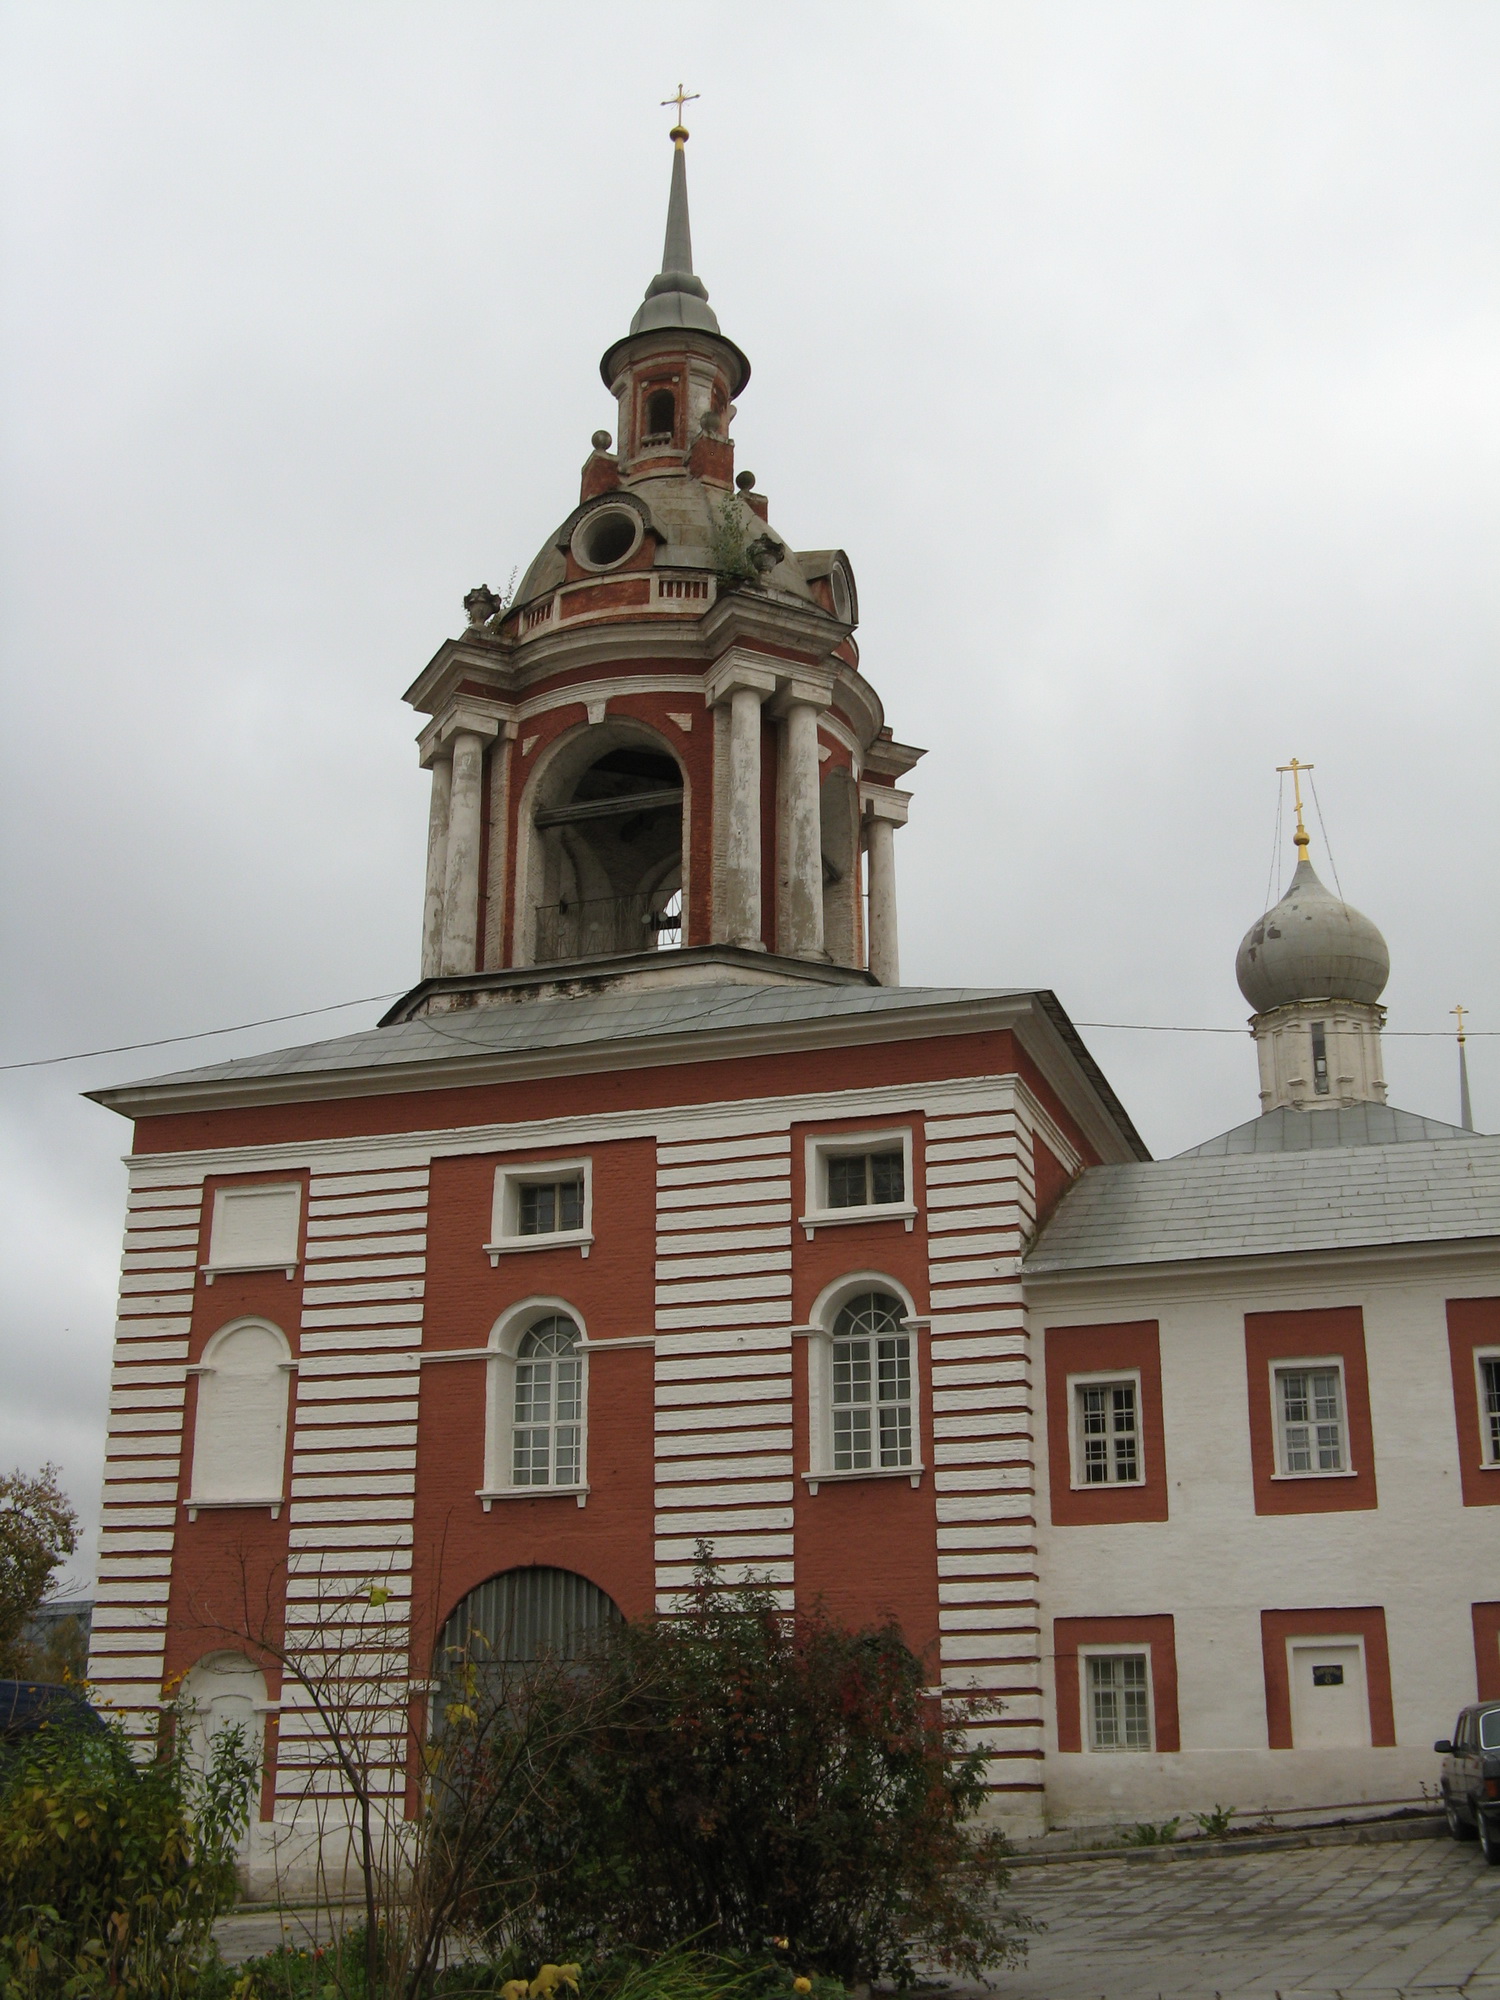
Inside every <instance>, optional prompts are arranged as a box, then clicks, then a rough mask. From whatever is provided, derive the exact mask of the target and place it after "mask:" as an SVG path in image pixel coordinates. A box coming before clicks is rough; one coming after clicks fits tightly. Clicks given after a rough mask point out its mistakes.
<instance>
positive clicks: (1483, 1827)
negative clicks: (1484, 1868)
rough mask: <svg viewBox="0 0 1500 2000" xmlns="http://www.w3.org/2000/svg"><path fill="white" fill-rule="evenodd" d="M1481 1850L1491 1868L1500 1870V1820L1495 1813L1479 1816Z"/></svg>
mask: <svg viewBox="0 0 1500 2000" xmlns="http://www.w3.org/2000/svg"><path fill="white" fill-rule="evenodd" d="M1479 1849H1480V1852H1481V1853H1482V1854H1483V1856H1484V1858H1485V1860H1486V1861H1488V1863H1489V1864H1490V1866H1491V1868H1500V1819H1497V1818H1496V1817H1495V1815H1494V1814H1493V1813H1481V1814H1480V1815H1479Z"/></svg>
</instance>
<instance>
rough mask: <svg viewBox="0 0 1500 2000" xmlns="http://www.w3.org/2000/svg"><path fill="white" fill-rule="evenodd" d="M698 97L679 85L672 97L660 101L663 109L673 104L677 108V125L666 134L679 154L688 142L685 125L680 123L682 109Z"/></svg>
mask: <svg viewBox="0 0 1500 2000" xmlns="http://www.w3.org/2000/svg"><path fill="white" fill-rule="evenodd" d="M698 96H699V93H698V92H697V91H696V90H684V89H683V87H682V85H681V84H680V83H679V84H678V86H677V91H676V94H675V95H674V96H672V97H664V98H663V99H662V105H663V107H665V106H666V105H668V104H675V105H676V106H677V123H676V124H675V125H674V126H673V127H672V129H671V131H670V132H669V133H668V134H667V137H668V138H669V139H670V140H671V141H672V144H673V145H674V146H675V147H676V148H677V150H678V151H679V152H681V151H682V148H683V147H684V146H685V145H686V144H687V142H688V129H687V127H686V125H684V124H683V122H682V107H683V105H684V104H694V103H696V102H697V99H698Z"/></svg>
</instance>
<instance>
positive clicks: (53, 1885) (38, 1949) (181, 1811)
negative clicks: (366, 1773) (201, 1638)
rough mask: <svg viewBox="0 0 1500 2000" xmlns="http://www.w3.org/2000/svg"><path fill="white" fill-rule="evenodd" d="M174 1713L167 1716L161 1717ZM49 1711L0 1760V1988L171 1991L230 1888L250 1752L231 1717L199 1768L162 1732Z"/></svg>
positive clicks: (160, 1994) (118, 1997) (79, 1998)
mask: <svg viewBox="0 0 1500 2000" xmlns="http://www.w3.org/2000/svg"><path fill="white" fill-rule="evenodd" d="M173 1720H175V1718H174V1719H173ZM186 1733H187V1732H186V1730H185V1729H182V1728H178V1729H175V1730H173V1729H169V1730H168V1731H167V1743H166V1744H165V1745H164V1747H163V1753H162V1754H161V1755H160V1756H158V1757H155V1758H152V1759H149V1760H147V1761H144V1762H142V1761H138V1760H137V1759H136V1758H135V1757H134V1756H133V1755H132V1753H131V1747H130V1744H129V1742H128V1740H127V1738H126V1736H125V1733H124V1731H123V1730H122V1729H121V1728H120V1727H119V1725H118V1724H117V1723H111V1724H109V1725H107V1726H106V1728H105V1729H103V1730H99V1731H90V1730H85V1729H83V1728H81V1727H79V1726H78V1725H77V1724H75V1723H71V1722H68V1721H66V1720H61V1721H58V1722H54V1723H51V1724H48V1725H46V1726H44V1727H43V1728H42V1729H40V1730H39V1731H38V1732H37V1734H36V1735H35V1736H33V1737H31V1738H30V1739H28V1740H26V1741H24V1742H22V1743H21V1744H19V1745H17V1746H15V1747H14V1748H13V1749H11V1750H10V1751H9V1752H8V1753H7V1756H6V1761H5V1764H4V1766H3V1767H0V2000H53V1996H57V2000H95V1997H96V1996H101V2000H102V1996H105V1995H107V1996H109V2000H137V1996H139V2000H176V1996H179V1995H188V1994H194V1993H196V1992H197V1991H198V1989H199V1984H200V1976H201V1974H202V1972H203V1970H204V1968H205V1966H206V1965H208V1964H209V1963H211V1947H210V1942H209V1934H210V1928H211V1926H212V1924H213V1921H214V1919H215V1917H217V1916H218V1915H220V1914H221V1912H222V1911H223V1910H225V1909H226V1908H228V1906H229V1904H230V1903H231V1902H232V1901H233V1900H234V1894H235V1855H236V1851H237V1848H238V1844H239V1840H240V1836H241V1834H242V1833H243V1831H244V1828H245V1825H246V1821H247V1819H248V1816H249V1809H250V1792H251V1786H252V1782H253V1778H254V1770H255V1766H254V1762H253V1760H252V1759H251V1758H250V1757H249V1756H247V1755H246V1753H245V1750H244V1746H243V1743H242V1741H241V1738H240V1733H239V1731H238V1730H237V1729H231V1730H225V1731H224V1732H223V1733H222V1734H221V1735H219V1736H218V1737H217V1738H216V1739H215V1742H214V1747H213V1754H212V1757H211V1760H210V1762H209V1765H208V1768H207V1770H206V1771H204V1772H201V1773H199V1772H195V1771H194V1770H193V1769H192V1768H191V1767H190V1765H189V1764H188V1762H187V1760H186V1758H185V1757H183V1756H181V1755H179V1754H176V1753H175V1752H174V1751H173V1750H172V1749H171V1748H170V1745H171V1744H172V1743H175V1742H176V1741H178V1740H180V1739H182V1738H184V1737H185V1736H186Z"/></svg>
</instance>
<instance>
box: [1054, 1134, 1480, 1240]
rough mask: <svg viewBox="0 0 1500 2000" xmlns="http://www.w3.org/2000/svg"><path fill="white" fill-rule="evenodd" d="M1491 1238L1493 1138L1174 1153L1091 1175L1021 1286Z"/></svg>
mask: <svg viewBox="0 0 1500 2000" xmlns="http://www.w3.org/2000/svg"><path fill="white" fill-rule="evenodd" d="M1484 1237H1497V1238H1500V1138H1483V1137H1479V1136H1477V1135H1475V1134H1472V1133H1469V1134H1464V1135H1462V1136H1460V1137H1458V1138H1452V1139H1424V1140H1410V1141H1408V1142H1407V1143H1405V1144H1399V1145H1384V1146H1382V1145H1357V1146H1341V1147H1338V1148H1317V1149H1314V1150H1311V1151H1307V1152H1277V1153H1244V1152H1235V1153H1223V1154H1219V1155H1213V1154H1203V1153H1199V1154H1196V1155H1194V1154H1184V1155H1181V1156H1180V1157H1179V1158H1177V1159H1174V1160H1151V1161H1147V1162H1144V1163H1142V1164H1141V1165H1139V1166H1119V1167H1116V1166H1110V1167H1090V1168H1089V1170H1088V1172H1087V1173H1085V1174H1084V1175H1082V1176H1081V1178H1080V1179H1079V1180H1078V1181H1077V1182H1076V1183H1075V1185H1074V1186H1073V1187H1072V1188H1071V1189H1070V1190H1069V1191H1068V1193H1067V1194H1066V1195H1065V1196H1064V1197H1063V1199H1062V1200H1061V1201H1060V1202H1059V1203H1058V1205H1057V1208H1056V1210H1055V1211H1054V1213H1053V1215H1052V1218H1051V1220H1050V1221H1049V1222H1048V1223H1047V1225H1046V1227H1045V1228H1044V1229H1043V1230H1042V1232H1041V1234H1040V1235H1039V1236H1038V1238H1037V1240H1036V1243H1035V1245H1034V1246H1033V1248H1032V1250H1031V1253H1030V1255H1029V1256H1028V1257H1027V1258H1026V1262H1025V1269H1026V1271H1027V1274H1028V1275H1041V1274H1044V1273H1047V1272H1062V1271H1086V1270H1100V1269H1108V1268H1111V1267H1114V1266H1119V1265H1141V1264H1180V1263H1193V1262H1200V1261H1202V1260H1204V1259H1207V1258H1214V1257H1271V1256H1278V1255H1285V1254H1287V1253H1289V1252H1293V1251H1305V1250H1348V1249H1355V1248H1361V1247H1364V1248H1369V1247H1373V1246H1375V1245H1379V1244H1412V1243H1428V1242H1459V1241H1464V1240H1468V1239H1473V1238H1484Z"/></svg>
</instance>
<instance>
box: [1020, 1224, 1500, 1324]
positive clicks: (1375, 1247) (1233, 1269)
mask: <svg viewBox="0 0 1500 2000" xmlns="http://www.w3.org/2000/svg"><path fill="white" fill-rule="evenodd" d="M1437 1269H1441V1270H1442V1271H1443V1273H1444V1274H1445V1278H1446V1279H1448V1280H1456V1279H1460V1278H1472V1279H1473V1280H1474V1282H1476V1283H1484V1284H1486V1285H1491V1284H1494V1283H1495V1282H1496V1281H1497V1279H1500V1237H1496V1236H1453V1237H1442V1238H1438V1239H1435V1240H1434V1239H1428V1240H1426V1241H1424V1242H1413V1243H1367V1244H1346V1245H1340V1246H1338V1247H1336V1248H1329V1249H1326V1250H1266V1251H1260V1252H1257V1253H1253V1254H1250V1253H1241V1254H1239V1255H1237V1256H1233V1257H1193V1258H1176V1259H1172V1260H1163V1261H1162V1262H1161V1263H1156V1264H1101V1265H1097V1266H1095V1267H1093V1268H1090V1269H1087V1270H1071V1271H1031V1270H1028V1269H1027V1268H1026V1264H1025V1261H1024V1260H1023V1261H1022V1265H1021V1277H1022V1281H1023V1283H1024V1285H1025V1287H1026V1296H1027V1298H1028V1299H1029V1300H1030V1301H1031V1302H1032V1303H1033V1304H1035V1305H1042V1306H1045V1307H1046V1309H1047V1310H1048V1311H1049V1312H1051V1311H1071V1310H1072V1309H1073V1308H1074V1307H1088V1306H1091V1305H1099V1306H1118V1305H1120V1304H1122V1303H1126V1302H1129V1303H1132V1304H1139V1303H1141V1302H1143V1301H1145V1300H1148V1299H1153V1298H1156V1299H1165V1298H1166V1297H1167V1296H1168V1295H1169V1294H1170V1296H1171V1297H1172V1298H1173V1299H1179V1298H1184V1299H1209V1298H1231V1297H1232V1298H1239V1297H1242V1296H1243V1293H1244V1290H1245V1286H1246V1284H1247V1283H1251V1282H1253V1283H1254V1284H1255V1285H1257V1286H1264V1285H1266V1284H1267V1283H1269V1282H1271V1281H1273V1280H1274V1281H1277V1282H1280V1281H1282V1280H1285V1281H1287V1282H1288V1283H1289V1284H1295V1283H1297V1282H1298V1281H1301V1282H1302V1283H1303V1284H1304V1285H1306V1286H1307V1287H1309V1288H1311V1287H1315V1286H1326V1287H1327V1288H1329V1289H1332V1290H1336V1291H1344V1290H1347V1289H1348V1287H1349V1285H1350V1283H1351V1282H1353V1280H1354V1277H1355V1275H1356V1274H1357V1278H1358V1282H1359V1284H1360V1285H1361V1287H1363V1288H1365V1289H1368V1288H1369V1287H1370V1286H1371V1285H1375V1284H1379V1285H1390V1286H1394V1285H1403V1284H1409V1283H1411V1282H1412V1281H1413V1280H1414V1279H1420V1278H1423V1277H1425V1276H1427V1274H1428V1273H1429V1272H1431V1271H1434V1270H1437Z"/></svg>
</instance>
